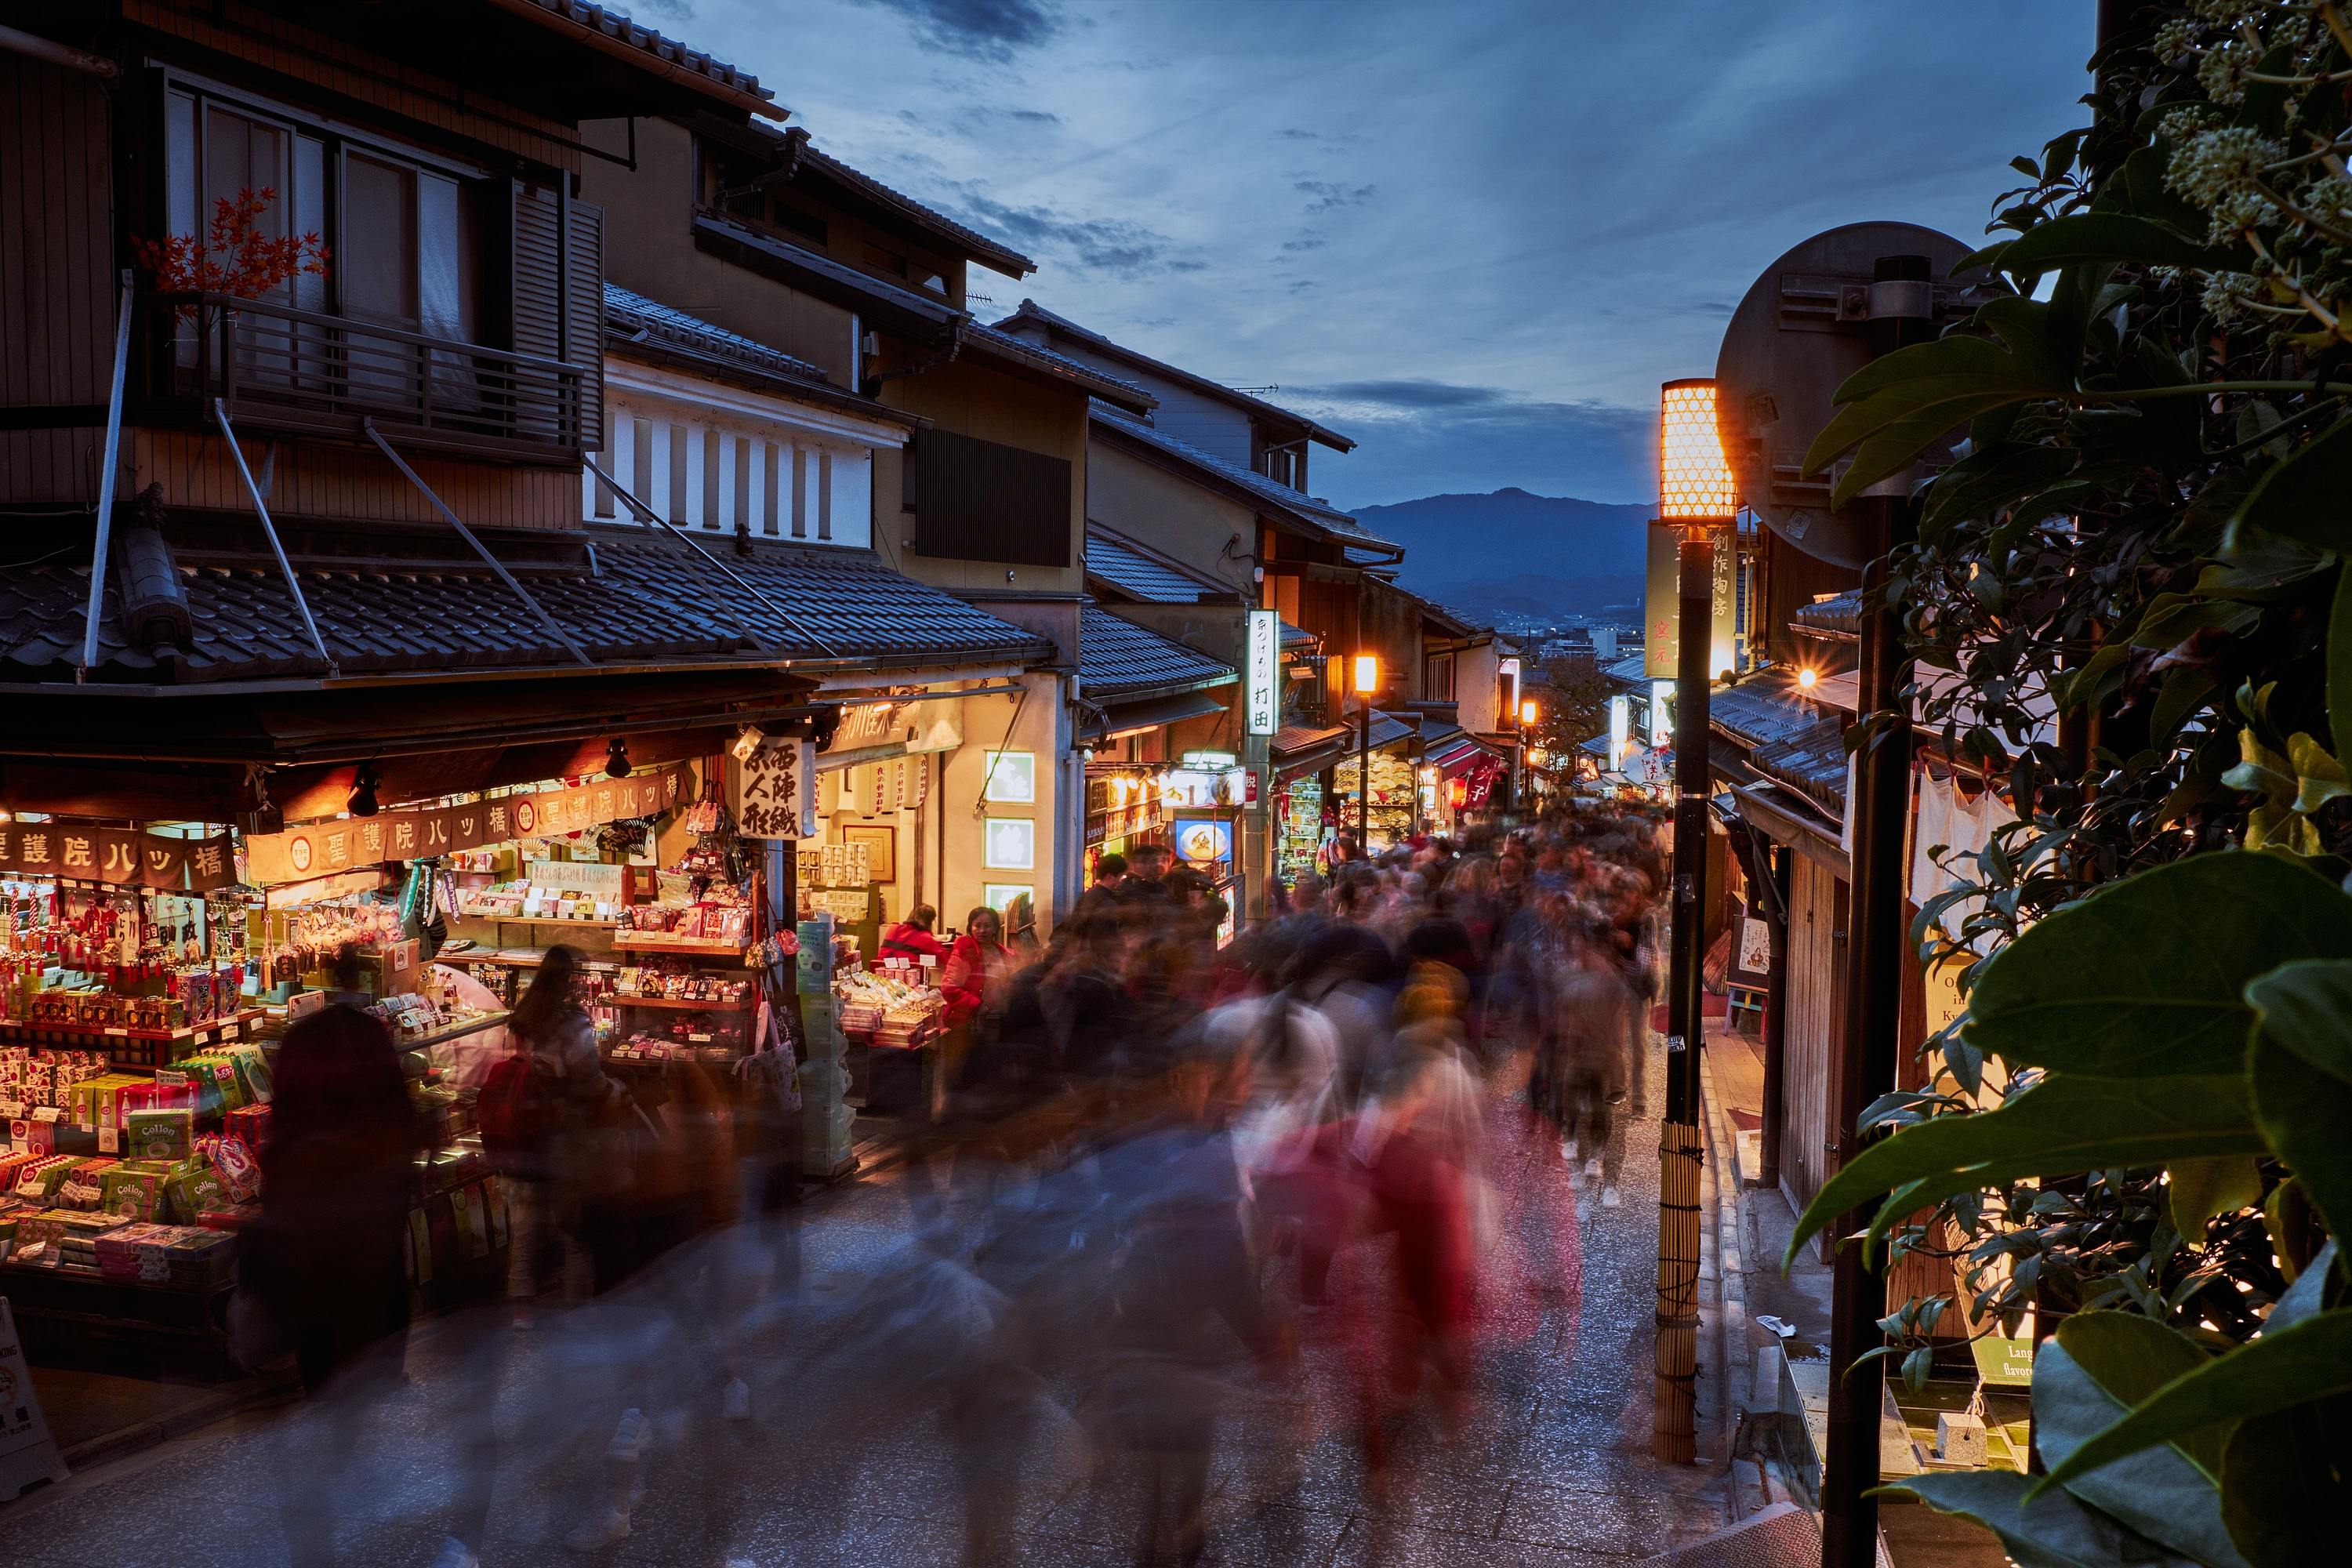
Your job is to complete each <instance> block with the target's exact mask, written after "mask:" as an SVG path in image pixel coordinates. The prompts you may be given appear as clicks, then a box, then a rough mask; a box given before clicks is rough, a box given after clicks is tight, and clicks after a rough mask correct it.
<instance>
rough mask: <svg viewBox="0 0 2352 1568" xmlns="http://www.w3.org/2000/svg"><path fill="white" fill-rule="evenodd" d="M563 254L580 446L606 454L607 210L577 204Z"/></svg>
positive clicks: (566, 345) (566, 354)
mask: <svg viewBox="0 0 2352 1568" xmlns="http://www.w3.org/2000/svg"><path fill="white" fill-rule="evenodd" d="M566 215H567V216H568V217H569V218H570V220H571V221H570V223H569V224H568V225H567V226H566V228H565V232H564V251H563V355H562V357H563V359H564V360H565V361H566V362H567V363H572V364H576V365H578V366H579V367H580V372H581V374H580V432H581V437H582V445H583V447H585V449H586V450H588V451H591V452H596V451H602V450H603V449H604V442H602V441H601V440H599V439H598V438H597V437H598V435H599V434H600V433H601V432H602V431H603V430H604V208H602V207H594V206H590V205H587V204H586V203H584V202H573V203H572V204H571V205H570V206H569V207H567V208H566Z"/></svg>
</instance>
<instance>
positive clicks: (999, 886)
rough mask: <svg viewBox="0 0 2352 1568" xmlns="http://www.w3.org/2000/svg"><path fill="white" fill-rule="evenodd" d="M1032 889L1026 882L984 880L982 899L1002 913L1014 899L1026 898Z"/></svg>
mask: <svg viewBox="0 0 2352 1568" xmlns="http://www.w3.org/2000/svg"><path fill="white" fill-rule="evenodd" d="M1031 891H1032V889H1031V888H1030V887H1029V885H1028V884H1027V883H1026V882H983V883H982V884H981V886H980V901H981V902H982V903H983V904H986V905H987V906H988V907H989V908H990V909H992V910H995V911H996V912H997V913H998V914H1000V915H1001V914H1003V912H1004V911H1005V909H1006V907H1007V906H1009V905H1010V904H1011V903H1012V902H1013V900H1015V899H1023V898H1026V897H1028V896H1029V894H1030V892H1031Z"/></svg>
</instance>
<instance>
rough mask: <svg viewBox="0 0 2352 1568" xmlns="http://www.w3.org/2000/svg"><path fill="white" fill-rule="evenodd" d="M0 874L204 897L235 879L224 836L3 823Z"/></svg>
mask: <svg viewBox="0 0 2352 1568" xmlns="http://www.w3.org/2000/svg"><path fill="white" fill-rule="evenodd" d="M0 875H9V876H18V877H66V878H70V879H74V880H76V881H82V882H107V883H110V884H112V885H113V886H115V887H118V888H154V889H159V890H161V891H163V892H171V893H209V892H211V891H212V890H213V889H215V888H221V887H226V886H227V885H228V884H229V883H231V882H234V881H236V857H235V855H234V853H233V847H232V846H231V844H230V842H229V837H228V835H227V834H226V833H223V834H217V835H215V836H214V837H210V838H173V837H168V836H166V835H164V834H161V833H142V832H141V831H140V830H139V829H137V828H135V827H83V826H77V825H76V824H74V823H70V822H5V823H0Z"/></svg>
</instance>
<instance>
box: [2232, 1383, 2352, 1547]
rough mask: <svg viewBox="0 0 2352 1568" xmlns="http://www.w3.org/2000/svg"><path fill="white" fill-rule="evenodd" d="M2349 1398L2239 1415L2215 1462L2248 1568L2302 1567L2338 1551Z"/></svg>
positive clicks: (2350, 1435)
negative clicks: (2244, 1418) (2245, 1416)
mask: <svg viewBox="0 0 2352 1568" xmlns="http://www.w3.org/2000/svg"><path fill="white" fill-rule="evenodd" d="M2347 1447H2352V1401H2347V1400H2343V1399H2334V1400H2326V1401H2322V1402H2319V1403H2316V1404H2312V1405H2297V1406H2296V1407H2295V1408H2294V1409H2293V1410H2282V1411H2279V1412H2277V1413H2276V1414H2275V1415H2257V1416H2255V1417H2254V1418H2253V1419H2252V1420H2250V1421H2241V1422H2239V1423H2238V1425H2237V1426H2236V1427H2235V1428H2234V1429H2232V1430H2231V1434H2230V1447H2229V1452H2228V1454H2227V1456H2226V1457H2225V1458H2223V1460H2222V1464H2221V1517H2222V1520H2223V1521H2224V1522H2225V1523H2227V1525H2228V1526H2229V1530H2230V1536H2231V1540H2232V1541H2233V1542H2236V1544H2237V1547H2238V1550H2239V1551H2240V1552H2241V1553H2242V1554H2243V1555H2244V1556H2245V1557H2246V1558H2247V1560H2248V1561H2249V1562H2251V1563H2252V1564H2253V1568H2307V1565H2308V1564H2311V1563H2327V1562H2332V1561H2335V1560H2336V1559H2337V1558H2340V1557H2342V1556H2343V1555H2344V1551H2345V1546H2344V1521H2346V1520H2347V1519H2352V1465H2348V1464H2347V1462H2346V1460H2347Z"/></svg>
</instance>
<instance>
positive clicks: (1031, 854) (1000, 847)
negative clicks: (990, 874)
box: [982, 816, 1037, 871]
mask: <svg viewBox="0 0 2352 1568" xmlns="http://www.w3.org/2000/svg"><path fill="white" fill-rule="evenodd" d="M982 826H983V827H984V829H985V837H984V839H983V847H984V848H985V849H986V850H987V856H986V864H987V866H988V868H989V869H990V870H992V871H1034V870H1035V869H1036V868H1037V825H1036V824H1035V823H1034V822H1032V821H1030V820H1029V819H1028V818H1027V817H1025V816H992V817H990V818H988V820H987V821H986V822H985V823H984V824H983V825H982Z"/></svg>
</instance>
